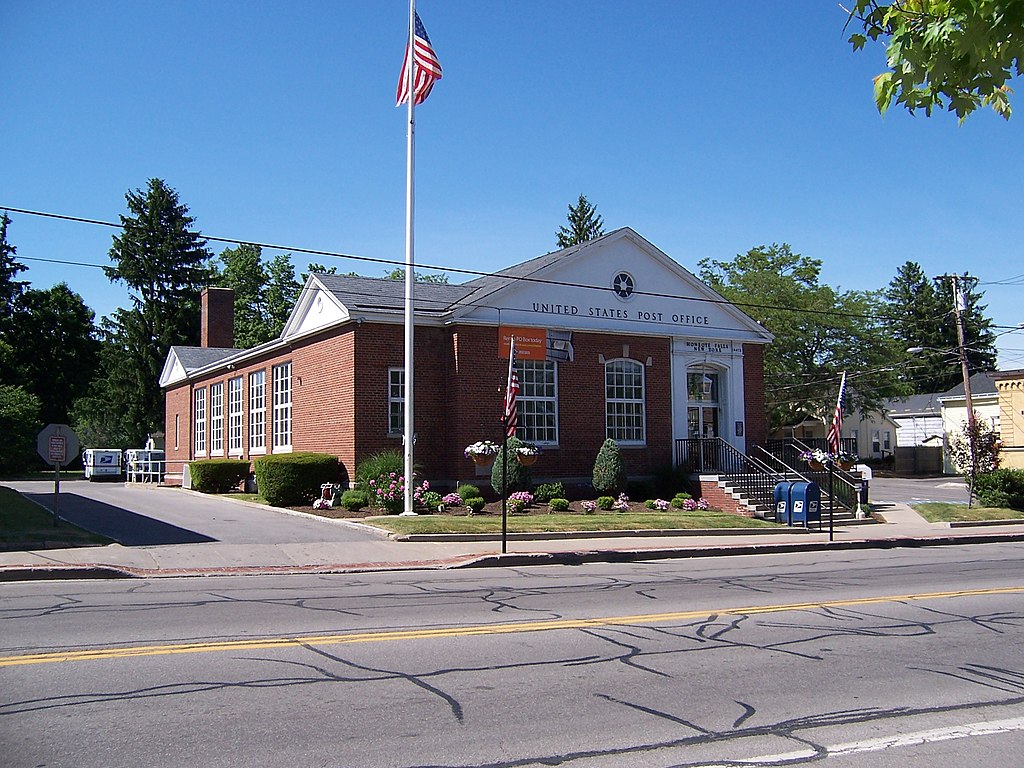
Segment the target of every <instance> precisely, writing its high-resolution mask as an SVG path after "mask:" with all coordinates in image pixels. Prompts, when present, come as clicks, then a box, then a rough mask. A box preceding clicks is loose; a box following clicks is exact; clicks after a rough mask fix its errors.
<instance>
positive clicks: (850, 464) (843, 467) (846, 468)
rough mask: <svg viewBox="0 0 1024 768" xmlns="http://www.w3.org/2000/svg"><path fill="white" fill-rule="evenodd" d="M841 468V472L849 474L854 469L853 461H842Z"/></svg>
mask: <svg viewBox="0 0 1024 768" xmlns="http://www.w3.org/2000/svg"><path fill="white" fill-rule="evenodd" d="M839 468H840V469H841V470H843V471H844V472H849V471H850V470H851V469H853V462H852V461H840V462H839Z"/></svg>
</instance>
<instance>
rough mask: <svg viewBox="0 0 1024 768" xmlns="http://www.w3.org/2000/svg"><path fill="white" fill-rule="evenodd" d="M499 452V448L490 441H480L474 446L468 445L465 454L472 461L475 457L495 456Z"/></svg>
mask: <svg viewBox="0 0 1024 768" xmlns="http://www.w3.org/2000/svg"><path fill="white" fill-rule="evenodd" d="M498 450H499V447H498V446H497V445H496V444H495V443H492V442H491V441H490V440H479V441H477V442H475V443H473V444H472V445H467V446H466V450H465V451H463V453H464V454H465V455H466V458H467V459H471V458H473V457H474V456H494V455H495V454H497V453H498Z"/></svg>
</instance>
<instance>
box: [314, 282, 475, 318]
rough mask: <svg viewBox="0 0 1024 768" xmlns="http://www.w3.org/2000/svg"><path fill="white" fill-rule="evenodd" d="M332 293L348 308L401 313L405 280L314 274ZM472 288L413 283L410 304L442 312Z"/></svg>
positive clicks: (419, 309)
mask: <svg viewBox="0 0 1024 768" xmlns="http://www.w3.org/2000/svg"><path fill="white" fill-rule="evenodd" d="M317 279H318V280H319V281H320V282H321V283H323V285H324V287H325V288H327V290H329V291H330V292H331V293H332V294H334V296H335V297H336V298H337V299H338V301H340V302H341V303H342V304H344V305H345V306H346V307H348V308H349V309H350V310H351V311H358V310H365V311H376V312H389V311H391V312H402V311H404V309H405V281H404V280H389V279H388V278H385V277H352V276H347V275H317ZM471 290H472V289H470V288H467V287H466V286H463V285H444V284H440V283H423V282H418V283H416V290H415V291H414V292H413V303H414V304H415V306H416V311H417V312H418V313H420V314H442V315H443V314H446V313H448V312H451V311H452V310H453V309H454V308H455V307H457V306H458V305H459V304H461V303H462V301H463V299H465V297H466V295H467V294H469V293H470V291H471Z"/></svg>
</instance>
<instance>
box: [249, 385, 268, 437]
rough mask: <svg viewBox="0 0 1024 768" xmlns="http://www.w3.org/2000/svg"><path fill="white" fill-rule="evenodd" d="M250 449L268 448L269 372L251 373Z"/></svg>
mask: <svg viewBox="0 0 1024 768" xmlns="http://www.w3.org/2000/svg"><path fill="white" fill-rule="evenodd" d="M249 450H250V451H255V452H257V453H261V452H263V451H266V450H267V372H266V371H253V372H252V373H250V374H249Z"/></svg>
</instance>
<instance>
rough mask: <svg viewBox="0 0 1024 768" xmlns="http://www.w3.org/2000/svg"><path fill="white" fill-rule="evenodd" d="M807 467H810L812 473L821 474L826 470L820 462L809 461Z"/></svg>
mask: <svg viewBox="0 0 1024 768" xmlns="http://www.w3.org/2000/svg"><path fill="white" fill-rule="evenodd" d="M807 466H808V467H810V469H811V471H812V472H821V470H823V469H824V468H825V465H824V464H822V463H821V462H820V461H808V462H807Z"/></svg>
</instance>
